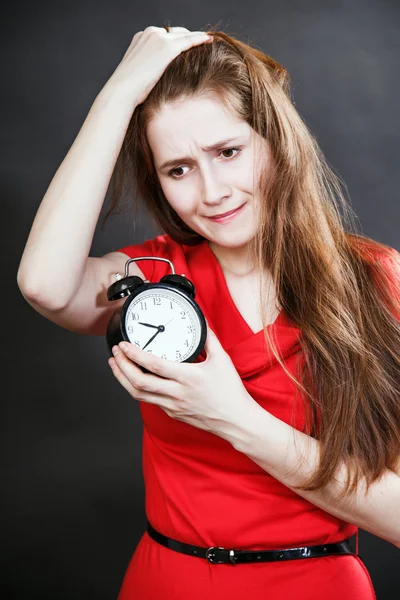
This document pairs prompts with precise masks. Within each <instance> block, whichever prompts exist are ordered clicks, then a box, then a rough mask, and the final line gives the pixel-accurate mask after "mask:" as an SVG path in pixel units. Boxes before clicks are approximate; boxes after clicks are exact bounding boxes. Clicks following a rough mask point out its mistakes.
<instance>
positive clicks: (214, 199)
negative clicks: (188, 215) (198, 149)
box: [201, 167, 231, 206]
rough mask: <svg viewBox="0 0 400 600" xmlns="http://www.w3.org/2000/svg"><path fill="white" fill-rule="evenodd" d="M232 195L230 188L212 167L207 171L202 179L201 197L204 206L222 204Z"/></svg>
mask: <svg viewBox="0 0 400 600" xmlns="http://www.w3.org/2000/svg"><path fill="white" fill-rule="evenodd" d="M230 195H231V189H230V186H229V185H228V183H227V182H226V181H224V180H223V179H222V178H221V177H220V176H218V175H217V174H216V173H215V172H214V170H213V169H212V167H210V168H208V169H206V170H205V171H204V172H203V174H202V177H201V197H202V201H203V202H204V204H207V205H208V204H209V205H211V206H213V205H218V204H220V202H221V201H223V199H224V198H229V196H230Z"/></svg>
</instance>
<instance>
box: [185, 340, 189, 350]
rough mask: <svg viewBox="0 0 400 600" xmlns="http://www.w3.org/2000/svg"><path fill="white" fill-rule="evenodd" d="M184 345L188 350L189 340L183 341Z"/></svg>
mask: <svg viewBox="0 0 400 600" xmlns="http://www.w3.org/2000/svg"><path fill="white" fill-rule="evenodd" d="M184 345H185V346H186V348H189V340H185V341H184Z"/></svg>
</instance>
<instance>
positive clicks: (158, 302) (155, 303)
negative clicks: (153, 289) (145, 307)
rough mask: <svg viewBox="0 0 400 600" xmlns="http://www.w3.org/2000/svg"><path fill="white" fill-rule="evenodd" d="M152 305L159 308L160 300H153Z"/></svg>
mask: <svg viewBox="0 0 400 600" xmlns="http://www.w3.org/2000/svg"><path fill="white" fill-rule="evenodd" d="M153 304H154V305H155V306H160V304H161V298H153Z"/></svg>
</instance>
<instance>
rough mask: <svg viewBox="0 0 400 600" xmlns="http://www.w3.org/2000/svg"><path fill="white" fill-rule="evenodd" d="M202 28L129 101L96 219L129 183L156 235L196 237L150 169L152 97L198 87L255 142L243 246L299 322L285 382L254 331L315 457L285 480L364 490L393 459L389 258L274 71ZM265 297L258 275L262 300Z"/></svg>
mask: <svg viewBox="0 0 400 600" xmlns="http://www.w3.org/2000/svg"><path fill="white" fill-rule="evenodd" d="M209 33H210V34H211V35H213V36H214V41H213V43H212V44H202V45H200V46H195V47H192V48H190V49H189V50H187V51H186V52H183V53H181V54H180V55H178V56H177V57H176V58H175V59H174V60H173V61H172V62H171V63H170V64H169V65H168V67H167V69H166V70H165V72H164V73H163V75H162V77H161V79H160V80H159V81H158V82H157V84H156V85H155V87H154V88H153V89H152V90H151V92H150V94H149V95H148V97H147V98H146V100H145V101H144V102H143V103H142V104H140V105H139V106H138V107H137V108H136V109H135V111H134V113H133V115H132V119H131V122H130V124H129V127H128V130H127V133H126V137H125V140H124V142H123V146H122V148H121V153H120V155H119V157H118V160H117V163H116V167H115V170H114V173H113V178H112V187H111V191H112V197H111V202H110V206H109V209H108V212H107V214H106V215H105V217H104V222H103V225H104V223H105V221H107V219H108V217H109V216H110V215H111V214H112V213H113V212H115V209H116V208H117V206H118V204H119V202H120V200H121V197H122V192H123V188H124V183H127V184H128V186H129V184H131V183H133V182H135V184H136V190H135V191H136V196H137V195H139V197H140V198H141V199H142V201H143V202H144V206H145V208H146V209H147V212H148V214H149V216H150V218H151V219H153V220H154V221H155V222H156V223H157V224H158V226H159V227H160V228H161V231H162V232H164V233H166V234H168V235H169V236H171V238H173V239H174V240H175V241H176V242H178V243H180V244H186V245H193V244H197V243H199V242H201V241H202V240H203V239H204V238H203V237H202V236H201V235H199V234H198V233H197V232H195V231H193V230H192V229H190V227H188V226H187V225H186V224H185V223H184V222H183V221H182V220H181V219H180V217H179V216H178V215H177V214H176V212H175V211H174V210H173V208H172V207H171V205H170V204H169V203H168V201H167V200H166V198H165V196H164V194H163V191H162V188H161V185H160V183H159V179H158V176H157V173H156V170H155V167H154V163H153V158H152V154H151V150H150V147H149V144H148V141H147V138H146V127H147V124H148V122H149V120H151V118H152V117H153V116H154V115H155V114H156V113H157V111H158V110H160V108H161V107H162V105H163V104H164V103H168V102H173V101H175V100H176V99H178V98H185V97H186V98H191V97H193V96H195V95H198V94H207V95H209V96H210V95H211V96H212V97H215V98H216V99H217V100H218V101H220V102H221V103H223V104H224V106H226V107H228V108H229V109H230V110H231V111H232V112H233V113H234V114H235V115H236V116H239V118H241V119H242V120H244V121H246V122H247V123H248V124H249V125H250V126H251V127H252V128H253V129H254V130H255V131H256V132H257V133H258V134H259V135H260V136H262V138H263V139H264V140H267V142H268V144H269V147H270V149H271V153H272V157H273V162H274V165H275V168H274V169H273V173H272V175H271V173H267V169H265V172H264V171H263V173H262V176H261V177H260V178H259V181H258V182H257V184H256V185H257V190H255V193H258V194H259V197H260V198H262V199H263V201H262V202H260V221H259V222H260V226H259V230H258V231H257V234H256V235H255V237H254V239H253V240H252V242H251V244H250V245H251V252H252V257H253V260H254V265H255V267H256V271H257V272H258V273H260V274H261V273H263V272H265V271H266V270H268V271H269V272H270V273H271V275H272V278H273V281H274V284H275V290H276V296H277V300H278V302H279V304H280V306H281V307H282V308H283V309H284V311H285V313H286V315H287V316H288V318H289V319H290V320H291V321H292V322H293V324H294V325H295V326H296V327H298V328H299V329H300V330H301V333H302V335H301V338H300V340H299V341H300V343H301V348H302V353H299V355H301V357H302V360H299V361H298V368H297V370H296V377H294V376H293V375H292V373H290V372H289V371H288V369H287V368H286V367H285V365H284V363H283V361H282V360H281V358H280V356H279V352H278V350H277V348H276V346H275V342H274V339H273V337H274V336H273V332H272V330H271V333H272V335H270V332H269V330H268V328H267V326H266V325H267V323H266V320H265V314H264V312H263V311H262V318H263V325H264V330H265V339H266V342H267V344H269V345H271V347H272V351H273V353H274V354H275V356H276V358H277V360H278V362H279V363H280V364H281V366H282V368H283V369H284V371H285V372H286V374H287V375H288V376H289V377H290V378H291V379H292V381H294V382H295V384H296V389H297V391H301V392H303V394H300V395H301V397H302V398H303V402H304V409H305V423H306V424H305V428H304V433H306V434H307V435H309V436H311V437H314V438H316V439H318V440H320V461H319V465H318V466H317V468H316V469H315V471H314V473H313V474H312V476H311V477H310V478H309V479H308V480H307V481H305V482H303V484H302V485H299V486H298V487H297V489H299V490H319V489H321V488H323V487H324V486H326V485H327V484H328V483H329V482H330V481H331V480H332V478H333V477H334V475H335V474H336V471H337V470H338V468H339V465H340V464H341V463H342V461H344V463H345V464H346V465H347V466H348V467H349V476H348V477H347V479H346V482H345V486H344V488H343V497H344V496H346V495H347V494H348V493H350V494H351V493H352V492H353V491H354V490H355V488H356V486H357V485H358V483H359V481H360V479H361V478H365V482H366V492H367V491H368V489H369V486H370V485H371V484H372V483H373V482H374V481H376V480H378V479H379V478H380V477H381V476H382V474H383V473H384V471H385V469H386V468H388V469H391V470H393V471H395V470H396V468H397V461H398V458H399V455H400V322H399V321H400V311H399V298H400V260H399V256H400V254H399V253H398V252H397V251H396V250H394V249H393V248H391V247H390V246H387V245H385V244H383V243H379V242H377V241H374V240H372V239H370V238H368V237H366V236H363V235H361V234H358V233H356V231H355V226H354V222H353V221H354V216H355V215H354V213H353V212H352V210H351V209H350V207H349V204H348V203H347V202H346V200H345V196H344V192H343V191H342V185H341V184H342V182H341V180H340V178H339V177H338V176H337V175H335V174H334V173H333V171H332V170H331V169H330V168H329V166H328V164H327V162H326V160H325V158H324V156H323V154H322V152H321V150H320V148H319V147H318V144H317V142H316V140H315V138H314V136H313V135H312V133H311V132H310V131H309V129H308V128H307V126H306V125H305V123H304V122H303V121H302V119H301V117H300V115H299V113H298V112H297V110H296V108H295V106H294V102H293V100H292V98H291V91H290V80H289V74H288V72H287V70H286V69H285V68H284V67H283V66H282V65H280V64H278V63H277V62H276V61H275V60H273V59H272V58H271V57H269V56H267V55H265V54H264V53H263V52H261V51H260V50H258V49H256V48H254V47H251V46H249V45H247V44H245V43H243V42H241V41H239V40H238V39H235V38H233V37H231V36H229V35H227V34H225V33H223V32H221V31H213V30H212V29H211V30H209ZM340 208H341V209H342V212H343V215H341V213H340V210H339V209H340ZM346 229H347V230H346ZM390 274H391V276H390ZM266 297H267V290H266V289H265V288H264V286H263V282H262V280H261V278H260V306H261V307H263V306H264V302H265V300H266Z"/></svg>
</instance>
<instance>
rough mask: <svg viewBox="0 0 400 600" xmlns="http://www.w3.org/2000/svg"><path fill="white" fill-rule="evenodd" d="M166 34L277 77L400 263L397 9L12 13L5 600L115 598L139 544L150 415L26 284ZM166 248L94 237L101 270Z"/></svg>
mask: <svg viewBox="0 0 400 600" xmlns="http://www.w3.org/2000/svg"><path fill="white" fill-rule="evenodd" d="M167 23H169V24H170V25H173V26H174V25H175V26H178V25H182V26H185V27H187V28H189V29H191V30H195V29H203V28H206V27H207V24H211V25H214V24H217V23H218V24H219V28H220V29H223V30H225V31H226V32H227V33H230V34H232V35H236V36H238V37H240V38H241V39H243V40H244V41H250V43H253V44H256V45H257V46H258V47H260V48H261V49H262V50H263V51H265V52H267V53H268V54H271V56H273V57H274V58H275V59H276V60H278V62H281V63H282V64H283V65H284V66H285V67H286V68H287V69H288V70H289V72H290V73H291V76H292V82H293V90H294V98H295V101H296V106H297V108H298V110H299V112H300V114H301V115H302V116H303V118H304V119H305V121H306V122H307V124H308V125H309V126H310V128H311V129H312V131H313V132H314V134H315V135H316V137H317V139H318V141H319V144H320V146H321V148H322V149H323V151H324V153H325V155H326V156H327V159H328V161H329V163H330V165H331V166H332V167H333V168H334V169H335V171H336V172H337V173H338V174H339V175H340V177H341V178H342V179H343V180H344V181H345V182H346V184H347V188H348V193H349V196H350V198H351V203H352V206H353V209H354V211H355V212H356V214H357V215H358V217H359V221H360V230H361V231H363V232H364V233H365V234H367V235H369V236H371V237H373V238H375V239H378V240H380V241H383V242H385V243H387V244H389V245H391V246H393V247H395V248H396V249H398V250H400V239H399V223H400V205H399V202H398V197H399V194H398V187H399V170H398V160H399V152H398V147H399V143H400V126H399V125H400V123H399V121H400V116H399V95H400V84H399V78H398V71H399V66H398V62H399V61H398V59H399V46H400V8H399V2H398V1H395V0H393V1H392V2H384V1H379V2H378V1H372V0H370V1H367V0H364V1H361V0H349V1H348V2H343V1H332V0H330V1H326V0H324V1H323V2H321V1H320V2H318V1H317V0H315V1H313V2H310V1H303V2H294V1H289V0H280V1H279V2H277V1H276V0H273V1H272V0H266V1H264V2H254V1H246V2H240V3H239V2H227V1H226V2H222V1H219V2H215V1H213V2H209V1H207V0H204V1H203V3H202V5H201V6H200V3H189V2H184V1H180V2H179V1H175V2H161V1H160V2H156V1H154V0H149V1H147V2H145V3H138V2H132V1H130V2H128V1H123V0H115V1H114V2H112V3H111V2H105V1H104V0H103V1H99V0H97V1H96V2H95V1H93V0H92V1H88V0H85V1H80V2H78V1H77V0H72V1H71V0H70V1H69V2H52V3H50V2H35V3H28V2H13V3H11V4H9V6H8V8H7V13H6V14H5V15H4V14H3V24H2V30H3V31H2V37H1V40H2V45H3V76H2V87H3V90H2V91H3V94H2V97H3V102H2V110H1V116H2V119H3V124H2V132H3V135H4V137H5V140H4V152H3V158H2V161H1V165H0V168H1V191H2V215H3V216H2V219H1V225H2V237H1V240H2V243H3V250H2V253H1V259H2V266H3V274H4V272H5V273H6V275H7V276H9V279H8V277H6V284H5V286H4V287H3V294H2V305H3V311H2V313H3V314H2V317H3V323H4V329H5V331H4V333H5V335H4V336H3V364H4V365H5V368H4V369H3V371H2V372H3V378H2V379H3V394H2V397H3V403H2V407H3V418H2V420H1V422H2V424H3V432H2V434H1V440H2V442H3V443H4V450H3V452H2V456H3V457H5V459H6V460H5V462H6V466H5V468H4V469H3V477H2V484H3V485H2V487H3V494H2V497H3V510H2V511H1V516H2V535H1V539H2V546H3V547H2V573H1V582H2V588H3V590H2V591H3V592H6V597H7V598H8V599H11V598H41V599H42V600H44V599H47V598H49V599H50V598H51V599H52V600H54V599H55V598H57V600H64V599H71V600H72V599H73V600H80V599H83V598H85V600H87V599H96V600H97V599H98V600H103V599H104V600H106V599H107V600H109V599H111V598H116V596H117V593H118V590H119V588H120V585H121V581H122V577H123V575H124V572H125V569H126V567H127V564H128V561H129V560H130V557H131V555H132V553H133V551H134V549H135V547H136V545H137V543H138V541H139V539H140V537H141V535H142V533H143V530H144V524H145V521H144V518H145V514H144V488H143V479H142V470H141V438H142V424H141V420H140V414H139V408H138V406H137V403H136V401H135V400H133V399H132V398H131V397H130V396H129V395H128V393H127V392H126V391H125V389H124V388H122V386H120V384H119V383H118V382H117V381H116V380H115V379H114V377H113V375H112V373H111V370H110V368H109V367H108V365H107V352H106V345H105V341H104V339H103V338H101V337H88V336H80V335H78V334H74V333H71V332H69V331H66V330H64V329H62V328H60V327H58V326H56V325H55V324H53V323H51V322H50V321H48V320H46V319H45V318H44V317H42V316H41V315H39V314H38V313H36V312H35V311H34V310H33V309H32V308H31V307H30V306H29V305H28V304H27V303H26V302H25V300H24V299H23V297H22V295H21V294H20V292H19V289H18V287H17V284H16V274H17V270H18V265H19V261H20V259H21V255H22V252H23V249H24V245H25V242H26V240H27V237H28V234H29V231H30V227H31V225H32V222H33V219H34V216H35V214H36V211H37V209H38V207H39V204H40V202H41V199H42V198H43V196H44V194H45V192H46V190H47V187H48V185H49V184H50V181H51V179H52V177H53V175H54V174H55V172H56V170H57V168H58V166H59V165H60V163H61V161H62V160H63V158H64V156H65V155H66V153H67V152H68V150H69V148H70V146H71V144H72V143H73V141H74V139H75V137H76V135H77V134H78V131H79V129H80V127H81V125H82V123H83V121H84V119H85V117H86V115H87V112H88V111H89V108H90V106H91V104H92V102H93V101H94V99H95V97H96V95H97V94H98V92H99V91H100V89H101V88H102V87H103V85H104V84H105V83H106V81H107V79H108V78H109V77H110V75H111V74H112V72H113V70H114V69H115V68H116V66H117V64H118V63H119V61H120V60H121V58H122V56H123V54H124V53H125V51H126V49H127V47H128V45H129V43H130V41H131V39H132V37H133V35H134V34H135V33H136V32H137V31H139V30H143V29H144V28H145V27H147V26H148V25H157V26H160V27H161V26H163V25H164V24H167ZM156 233H158V232H157V231H156V230H155V229H153V228H152V226H151V225H150V224H149V223H148V222H147V220H146V217H144V218H143V219H142V220H141V221H140V222H139V226H138V229H137V230H136V231H134V229H133V226H132V223H131V222H130V219H129V215H128V214H126V215H121V216H120V217H118V218H116V219H114V220H113V221H112V222H111V223H109V224H108V226H107V229H106V231H104V232H101V231H99V228H97V231H96V234H95V238H94V241H93V246H92V250H91V255H92V256H100V255H102V254H105V253H106V252H109V251H111V250H113V249H117V248H119V247H122V246H123V245H125V244H129V243H139V242H141V241H143V240H144V239H148V238H150V237H153V236H154V235H155V234H156ZM65 275H66V277H68V273H66V274H65ZM3 277H4V275H3ZM359 552H360V554H361V556H362V558H363V560H364V562H365V563H366V565H367V567H368V569H369V571H370V573H371V576H372V580H373V583H374V586H375V588H376V591H377V596H378V599H379V600H389V599H392V598H395V597H398V596H397V594H398V593H399V589H400V584H399V583H398V567H399V556H400V554H399V550H398V549H396V548H395V547H394V546H393V545H391V544H389V543H388V542H385V541H384V540H382V539H380V538H377V537H375V536H373V535H371V534H369V533H367V532H363V531H361V532H360V548H359ZM396 590H397V591H396ZM267 595H268V594H267ZM3 597H4V596H3ZM266 597H267V596H266ZM288 600H289V599H288Z"/></svg>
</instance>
